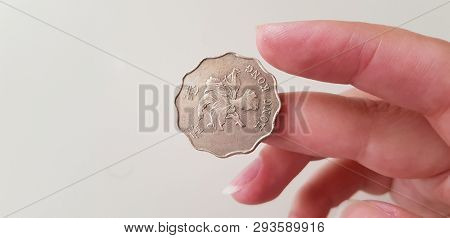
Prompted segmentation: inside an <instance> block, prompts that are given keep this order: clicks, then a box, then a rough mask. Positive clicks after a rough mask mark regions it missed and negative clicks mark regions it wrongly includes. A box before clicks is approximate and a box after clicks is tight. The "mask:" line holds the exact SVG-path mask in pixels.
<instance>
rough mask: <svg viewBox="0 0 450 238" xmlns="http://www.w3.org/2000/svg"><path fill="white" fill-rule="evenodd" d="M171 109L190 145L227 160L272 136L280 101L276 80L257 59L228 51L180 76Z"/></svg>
mask: <svg viewBox="0 0 450 238" xmlns="http://www.w3.org/2000/svg"><path fill="white" fill-rule="evenodd" d="M175 105H176V108H177V111H178V127H179V129H180V130H181V131H182V132H183V133H184V134H186V136H187V137H188V138H189V140H190V142H191V143H192V145H193V146H194V147H195V148H196V149H197V150H200V151H207V152H210V153H212V154H214V155H215V156H217V157H220V158H225V157H228V156H231V155H234V154H240V153H242V154H245V153H250V152H251V151H253V150H254V149H255V148H256V147H257V145H258V144H259V143H260V142H261V141H262V140H263V139H264V138H266V137H267V136H268V135H270V133H271V132H272V130H273V128H274V123H275V119H276V116H277V115H278V112H279V110H280V98H279V97H278V93H277V83H276V79H275V77H274V76H273V75H272V74H270V73H269V72H267V70H265V69H264V68H263V66H262V65H261V63H260V62H259V61H258V60H256V59H253V58H247V57H243V56H240V55H238V54H236V53H226V54H224V55H222V56H219V57H214V58H206V59H203V60H202V61H201V62H200V64H199V65H198V66H197V67H196V68H195V69H194V70H192V71H191V72H189V73H187V74H186V75H185V76H184V77H183V84H182V86H181V89H180V92H179V93H178V95H177V96H176V98H175Z"/></svg>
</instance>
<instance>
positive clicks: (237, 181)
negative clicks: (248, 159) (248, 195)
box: [222, 158, 261, 195]
mask: <svg viewBox="0 0 450 238" xmlns="http://www.w3.org/2000/svg"><path fill="white" fill-rule="evenodd" d="M260 168H261V159H259V158H257V159H255V160H254V161H253V162H252V163H251V164H250V165H249V166H247V168H245V169H244V170H243V171H242V172H241V173H240V174H239V175H238V176H237V177H236V178H234V179H233V180H232V181H231V182H230V184H229V185H228V186H227V187H225V188H224V189H223V190H222V193H223V194H225V195H231V194H234V193H237V192H239V191H241V190H242V189H243V188H244V187H245V185H247V184H249V183H250V182H251V181H252V180H253V179H254V178H255V177H256V176H257V175H258V173H259V170H260Z"/></svg>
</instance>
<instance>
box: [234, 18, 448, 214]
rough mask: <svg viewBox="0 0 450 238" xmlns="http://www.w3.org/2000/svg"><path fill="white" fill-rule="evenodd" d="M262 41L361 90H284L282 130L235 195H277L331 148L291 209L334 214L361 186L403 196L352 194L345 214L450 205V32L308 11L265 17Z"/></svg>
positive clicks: (269, 49)
mask: <svg viewBox="0 0 450 238" xmlns="http://www.w3.org/2000/svg"><path fill="white" fill-rule="evenodd" d="M375 36H376V37H375ZM368 39H370V40H368ZM367 40H368V41H367ZM256 43H257V46H258V49H259V51H260V53H261V55H262V56H263V58H264V59H265V60H266V61H267V62H269V63H270V64H272V65H273V66H275V67H276V68H278V69H280V70H282V71H285V72H287V73H290V74H293V75H297V76H301V77H306V78H310V79H313V80H320V81H324V82H329V83H336V84H350V85H353V86H354V87H355V90H352V91H351V92H346V93H345V94H343V95H333V94H326V93H309V94H308V95H307V99H306V100H305V101H304V103H303V104H301V107H300V106H299V104H298V103H295V102H296V100H297V101H298V100H300V99H301V98H302V92H293V93H286V94H281V95H280V97H281V100H282V109H281V112H280V115H279V117H278V119H277V125H276V128H275V132H274V133H273V135H272V136H270V137H269V138H267V139H266V140H265V143H266V144H267V145H266V146H265V148H263V150H262V151H261V153H260V155H259V157H258V158H257V159H256V160H255V161H254V162H253V163H252V164H251V165H249V168H247V169H246V170H244V171H243V172H242V173H241V174H240V175H239V176H238V177H237V178H236V179H234V180H233V181H232V182H231V185H232V187H233V189H231V190H228V191H229V193H232V197H233V198H234V199H235V200H236V201H238V202H240V203H244V204H260V203H264V202H268V201H270V200H272V199H274V198H276V197H277V196H278V195H279V194H280V193H281V192H282V191H283V189H284V188H285V187H286V186H287V185H288V184H289V182H290V181H291V180H292V179H293V178H295V176H296V175H298V174H299V173H300V172H301V170H302V169H303V168H304V167H305V166H306V165H307V164H308V162H309V161H311V160H317V159H323V158H332V159H328V160H329V162H328V163H327V165H326V166H325V167H324V168H322V169H320V170H319V171H317V172H316V174H315V175H314V176H312V178H310V179H309V180H308V181H307V182H306V183H305V184H304V185H303V186H302V187H301V188H300V189H299V191H298V193H297V196H296V197H295V198H294V201H293V205H292V208H291V211H290V213H289V216H290V217H326V216H327V215H328V213H329V211H330V209H331V208H333V207H335V206H337V205H339V204H340V203H342V202H343V201H345V200H348V199H349V198H350V197H351V196H352V195H353V194H354V193H355V192H357V191H360V190H362V191H366V192H368V193H372V194H383V193H390V195H391V197H392V199H393V201H394V202H395V204H388V203H384V202H379V201H353V202H352V203H351V205H350V206H348V207H347V208H346V209H345V211H344V212H343V214H342V216H343V217H448V216H449V215H450V146H449V145H450V43H449V42H447V41H444V40H440V39H435V38H431V37H427V36H423V35H419V34H416V33H412V32H409V31H406V30H402V29H393V28H392V27H387V26H381V25H373V24H365V23H357V22H338V21H305V22H292V23H279V24H268V25H263V26H259V27H258V28H257V34H256ZM342 52H344V53H342ZM300 112H301V115H302V117H298V116H295V115H298V114H299V113H300ZM302 118H303V119H304V122H303V124H305V122H306V125H307V126H308V132H305V129H304V127H302V126H299V125H301V123H302V122H301V120H303V119H302ZM287 128H289V129H287Z"/></svg>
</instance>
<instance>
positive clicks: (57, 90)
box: [0, 0, 450, 217]
mask: <svg viewBox="0 0 450 238" xmlns="http://www.w3.org/2000/svg"><path fill="white" fill-rule="evenodd" d="M5 2H8V3H9V4H12V5H14V6H15V7H17V8H19V9H22V10H24V11H26V12H28V13H30V14H32V15H33V16H35V17H38V18H40V19H42V20H44V21H46V22H48V23H50V24H52V25H53V26H56V27H58V28H60V29H63V30H64V31H66V32H69V33H71V34H73V35H75V36H77V37H79V38H81V39H83V40H85V41H87V42H90V43H91V44H93V45H95V46H97V47H100V48H102V49H104V50H106V51H108V52H110V53H112V54H114V55H117V56H120V57H121V58H123V59H125V60H127V61H129V62H132V63H133V64H135V65H138V66H139V67H142V68H144V69H145V70H147V71H149V72H152V73H153V74H156V75H158V76H160V77H162V78H164V79H166V80H168V81H170V82H171V83H173V84H176V85H178V84H179V83H180V82H181V77H182V76H183V75H184V74H185V73H186V72H188V71H190V70H192V69H193V68H194V67H195V66H196V65H197V63H198V62H199V61H200V60H201V59H202V58H203V57H208V56H217V55H220V54H223V53H225V52H228V51H234V52H238V53H240V54H242V55H246V56H250V57H257V58H261V57H260V56H259V54H258V52H257V49H256V46H255V26H256V25H258V24H261V23H267V22H280V21H293V20H309V19H338V20H351V21H366V22H372V23H380V24H388V25H398V24H401V23H403V22H405V21H407V20H409V19H411V18H414V17H415V16H417V15H420V14H421V13H423V12H425V11H427V10H429V9H431V8H433V7H435V6H437V5H439V4H441V3H443V2H445V1H443V0H427V1H423V0H398V1H390V0H383V1H381V0H376V1H375V0H370V1H359V0H346V1H323V0H316V1H306V0H302V1H299V0H292V1H287V0H284V1H282V0H274V1H238V0H233V1H231V0H227V1H207V0H204V1H162V0H161V1H144V0H131V1H130V0H129V1H126V0H95V1H94V0H39V1H36V0H7V1H5ZM449 13H450V6H446V7H444V8H441V9H439V10H437V11H434V12H432V13H430V14H428V15H426V16H424V17H421V18H419V19H417V20H415V21H413V22H410V23H409V24H407V25H405V26H404V28H407V29H410V30H412V31H416V32H419V33H422V34H427V35H431V36H435V37H440V38H443V39H446V40H449V39H450V31H449V29H450V14H449ZM263 64H264V65H265V66H267V69H268V70H269V71H271V72H272V73H273V74H274V75H275V76H276V77H277V78H278V80H279V81H284V80H285V79H287V78H289V75H287V74H284V73H282V72H280V71H278V70H276V69H274V68H273V67H270V66H268V65H267V63H265V62H263ZM139 84H153V85H155V86H157V87H158V88H159V89H160V91H161V92H162V91H163V89H164V87H163V86H164V85H165V84H164V83H162V82H160V81H158V80H157V79H155V78H154V77H152V76H150V75H147V74H145V73H143V72H142V71H139V70H137V69H136V68H133V67H130V66H129V65H127V64H125V63H123V62H121V61H119V60H117V59H114V58H112V57H111V56H108V55H106V54H104V53H102V52H99V51H98V50H95V49H93V48H92V47H90V46H87V45H86V44H84V43H82V42H80V41H77V40H75V39H73V38H71V37H69V36H67V35H65V34H62V33H61V32H58V31H56V30H54V29H52V28H51V27H49V26H47V25H45V24H42V23H40V22H38V21H36V20H35V19H32V18H30V17H28V16H25V15H24V14H22V13H19V12H17V11H15V10H13V9H11V8H9V7H7V6H5V5H3V4H1V2H0V110H1V112H0V215H2V216H4V215H6V214H8V213H10V212H12V211H14V210H15V209H18V208H20V207H23V206H25V205H27V204H29V203H31V202H33V201H35V200H37V199H39V198H41V197H43V196H45V195H47V194H50V193H52V192H54V191H56V190H58V189H59V188H61V187H64V186H66V185H67V184H70V183H71V182H73V181H76V180H78V179H80V178H83V177H84V176H86V175H89V174H91V173H92V172H94V171H96V170H98V169H101V168H103V167H105V166H107V165H109V164H111V163H113V162H115V161H117V160H120V159H122V158H124V157H126V156H127V155H129V154H131V153H133V152H136V151H138V150H140V149H142V148H144V147H146V146H148V145H151V144H153V143H155V142H157V141H159V140H161V139H162V138H164V137H167V136H170V135H171V134H173V133H176V132H177V131H176V129H175V126H174V118H175V117H174V111H173V105H172V104H173V97H174V92H175V91H174V89H173V87H170V95H166V97H164V95H163V94H162V93H161V94H159V97H160V100H159V102H160V104H159V108H160V110H161V112H160V115H159V118H160V125H161V126H160V129H159V130H157V131H156V132H153V133H141V132H139V131H138V86H139ZM305 85H308V86H310V87H311V90H315V91H327V92H340V91H342V90H344V89H345V88H346V87H345V86H336V85H327V84H324V83H317V82H312V81H308V80H305V79H300V78H297V79H295V80H291V81H290V82H288V83H286V84H283V85H282V88H283V89H284V90H285V91H286V90H289V87H290V86H295V89H296V90H300V89H302V87H303V86H305ZM166 87H167V86H166ZM165 106H168V107H169V117H165V116H164V113H163V111H162V110H163V108H164V107H165ZM163 122H167V123H168V124H167V125H168V128H169V131H168V132H165V131H164V128H163V126H162V125H163ZM256 154H257V153H252V154H250V155H243V156H235V157H232V158H230V159H227V160H220V159H216V158H214V157H213V156H212V155H209V154H207V153H204V152H198V151H196V150H194V149H193V148H192V146H191V145H190V143H189V142H188V140H187V138H186V137H185V136H184V135H182V134H180V135H177V136H175V137H174V138H172V139H170V140H167V141H165V142H163V143H161V144H159V145H157V146H156V147H154V148H151V149H149V150H147V151H145V152H143V153H141V154H139V155H137V156H135V157H133V158H131V159H129V160H127V161H126V162H123V163H121V164H119V165H117V166H115V167H113V168H111V169H108V170H106V171H104V172H102V173H99V174H97V175H95V176H93V177H91V178H89V179H87V180H85V181H83V182H81V183H79V184H77V185H75V186H72V187H70V188H68V189H66V190H64V191H62V192H60V193H57V194H56V195H54V196H52V197H50V198H48V199H45V200H43V201H41V202H39V203H36V204H34V205H33V206H30V207H28V208H27V209H24V210H22V211H20V212H18V213H16V214H14V215H13V216H16V217H283V216H286V215H287V212H288V209H289V206H290V203H291V201H292V198H293V196H294V193H295V191H296V190H297V188H298V187H300V186H301V184H302V183H303V182H304V181H305V180H307V179H308V177H309V176H310V175H311V174H312V173H313V172H314V170H315V169H316V168H317V166H320V165H321V163H324V162H315V163H313V164H311V165H310V166H308V167H307V168H306V170H305V171H304V172H303V173H302V174H301V175H300V176H299V177H297V178H296V179H295V181H294V182H293V183H292V184H291V185H290V186H289V187H288V188H287V190H286V191H285V192H284V193H283V194H282V195H281V196H280V197H279V198H277V199H276V200H275V201H273V202H270V203H268V204H265V205H261V206H244V205H239V204H237V203H236V202H234V201H233V200H232V199H231V198H230V197H228V196H224V195H222V194H221V190H222V189H223V188H224V187H225V186H226V185H227V183H228V182H229V181H230V180H231V179H232V178H233V177H234V176H235V175H236V174H237V173H238V171H239V170H240V169H241V168H243V167H244V166H245V165H246V164H248V163H249V162H250V161H251V160H252V159H253V158H254V157H255V156H256ZM356 198H359V199H360V198H369V196H368V195H365V194H357V197H356ZM382 199H385V200H386V199H387V198H386V197H383V198H382ZM336 214H337V212H336V211H334V212H333V213H332V215H333V216H335V215H336Z"/></svg>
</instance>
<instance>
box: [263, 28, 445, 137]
mask: <svg viewBox="0 0 450 238" xmlns="http://www.w3.org/2000/svg"><path fill="white" fill-rule="evenodd" d="M257 45H258V48H259V51H260V52H261V55H262V56H263V57H264V58H265V59H266V60H267V61H268V62H269V63H270V64H272V65H274V66H275V67H277V68H279V69H281V70H283V71H286V72H288V73H290V74H294V75H298V76H303V77H308V78H312V79H315V80H320V81H327V82H332V83H342V84H352V85H354V86H355V87H357V88H359V89H361V90H363V91H366V92H368V93H370V94H373V95H375V96H377V97H380V98H382V99H384V100H386V101H389V102H391V103H393V104H395V105H399V106H402V107H405V108H408V109H412V110H415V111H418V112H420V113H422V114H424V115H426V116H427V117H428V118H429V119H430V122H432V124H433V126H434V127H435V128H436V129H437V130H438V132H439V133H440V134H441V136H442V137H443V138H444V139H445V140H446V141H447V144H450V123H448V121H450V110H449V105H450V97H449V95H450V44H449V42H447V41H443V40H439V39H434V38H431V37H426V36H423V35H419V34H415V33H412V32H409V31H406V30H402V29H395V30H394V28H392V27H387V26H381V25H373V24H365V23H356V22H338V21H306V22H293V23H281V24H269V25H263V26H260V27H259V28H258V30H257ZM446 121H447V123H445V122H446Z"/></svg>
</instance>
